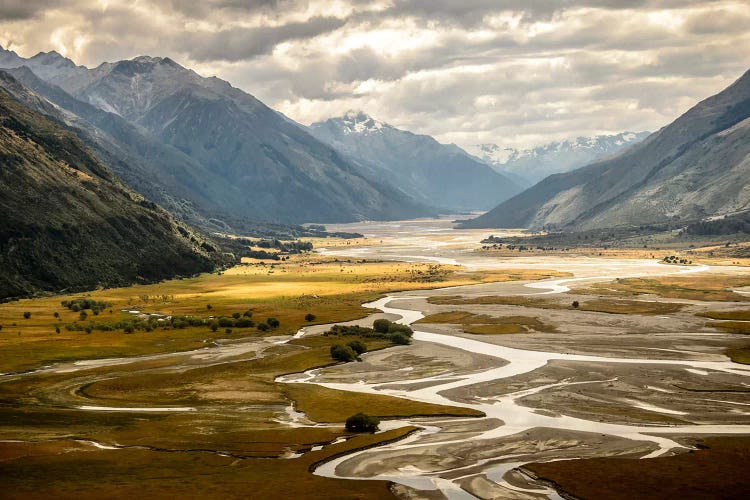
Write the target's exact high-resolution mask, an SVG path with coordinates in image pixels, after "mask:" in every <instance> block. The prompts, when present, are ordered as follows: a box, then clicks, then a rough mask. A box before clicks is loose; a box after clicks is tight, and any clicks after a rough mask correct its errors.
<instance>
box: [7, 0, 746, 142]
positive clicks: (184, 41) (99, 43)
mask: <svg viewBox="0 0 750 500" xmlns="http://www.w3.org/2000/svg"><path fill="white" fill-rule="evenodd" d="M0 45H2V46H3V47H5V48H10V49H12V50H15V51H16V52H18V53H19V54H20V55H22V56H25V57H29V56H32V55H34V54H35V53H37V52H39V51H48V50H57V51H58V52H60V53H62V54H63V55H65V56H67V57H70V58H71V59H73V60H74V61H76V62H77V63H79V64H85V65H87V66H96V65H98V64H99V63H101V62H103V61H114V60H119V59H124V58H131V57H135V56H137V55H143V54H147V55H154V56H169V57H171V58H172V59H174V60H176V61H178V62H180V63H181V64H183V65H185V66H188V67H191V68H193V69H195V70H196V71H198V72H199V73H201V74H203V75H205V76H212V75H217V76H219V77H221V78H224V79H226V80H228V81H230V82H231V83H232V84H234V85H235V86H237V87H240V88H242V89H243V90H246V91H247V92H249V93H251V94H253V95H255V96H256V97H258V98H260V99H261V100H262V101H264V102H265V103H267V104H269V105H270V106H272V107H274V108H276V109H278V110H280V111H282V112H284V113H285V114H287V115H288V116H290V117H292V118H294V119H295V120H298V121H300V122H302V123H305V124H309V123H311V122H313V121H316V120H319V119H323V118H328V117H330V116H335V115H340V114H343V113H344V112H345V111H346V110H348V109H361V110H364V111H366V112H368V113H369V114H371V115H373V116H375V117H376V118H379V119H381V120H384V121H387V122H389V123H392V124H394V125H396V126H399V127H403V128H406V129H409V130H412V131H415V132H419V133H426V134H431V135H434V136H436V137H437V138H438V139H439V140H441V141H443V142H455V143H458V144H461V145H470V144H477V143H483V142H494V143H498V144H501V145H505V146H515V147H526V146H531V145H536V144H541V143H544V142H548V141H550V140H556V139H562V138H566V137H572V136H577V135H592V134H597V133H609V132H619V131H624V130H631V131H640V130H656V129H657V128H659V127H660V126H662V125H665V124H667V123H668V122H669V121H671V120H673V119H674V118H676V117H677V116H678V115H679V114H681V113H682V112H684V111H685V110H686V109H687V108H689V107H690V106H692V105H693V104H695V103H696V102H697V101H698V100H700V99H703V98H705V97H708V96H709V95H712V94H714V93H716V92H718V91H720V90H721V89H722V88H724V87H726V86H727V85H728V84H730V83H731V82H732V81H733V80H735V79H737V78H738V77H739V76H740V75H741V74H742V73H743V72H744V71H746V70H747V69H748V68H750V2H748V0H720V1H695V0H692V1H691V0H628V1H626V0H580V1H576V0H558V1H554V0H507V1H503V0H310V1H301V0H249V1H248V0H201V1H182V0H0Z"/></svg>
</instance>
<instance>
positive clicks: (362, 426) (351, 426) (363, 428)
mask: <svg viewBox="0 0 750 500" xmlns="http://www.w3.org/2000/svg"><path fill="white" fill-rule="evenodd" d="M378 425H380V420H378V418H377V417H371V416H370V415H365V414H364V413H357V414H356V415H352V416H351V417H349V418H347V419H346V430H347V431H349V432H375V431H377V430H378Z"/></svg>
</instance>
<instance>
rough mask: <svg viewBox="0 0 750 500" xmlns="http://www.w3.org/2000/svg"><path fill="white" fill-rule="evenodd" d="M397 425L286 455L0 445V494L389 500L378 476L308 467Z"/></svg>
mask: <svg viewBox="0 0 750 500" xmlns="http://www.w3.org/2000/svg"><path fill="white" fill-rule="evenodd" d="M414 430H415V429H414V428H413V427H404V428H401V429H396V430H392V431H387V432H384V433H381V434H367V435H359V436H354V437H352V438H351V439H348V440H347V441H345V442H343V443H338V444H332V445H329V446H326V447H325V448H324V449H322V450H319V451H311V452H309V453H306V454H304V455H303V456H301V457H299V458H295V459H290V460H283V459H281V460H269V459H257V458H247V459H245V458H238V457H234V456H226V455H225V456H222V455H219V454H216V453H212V452H201V451H185V452H170V451H168V450H143V449H134V448H128V449H116V450H102V449H97V448H94V447H92V446H90V445H88V444H85V443H80V442H75V441H56V442H41V443H0V476H2V477H3V483H4V484H3V495H2V496H3V498H7V499H16V498H19V499H20V498H24V499H25V498H77V499H98V498H105V497H106V498H136V497H146V498H179V497H183V498H311V499H329V498H330V499H339V498H342V499H343V498H347V499H385V498H393V495H392V494H391V493H390V490H389V484H388V483H387V482H385V481H348V480H344V479H341V480H339V479H329V478H324V477H320V476H315V475H313V474H310V473H309V469H310V468H311V467H312V466H313V465H315V464H316V463H319V462H321V461H325V460H329V459H331V458H335V457H336V456H338V455H340V454H342V453H347V452H350V451H354V450H357V449H363V448H368V447H371V446H373V445H377V444H379V443H383V442H388V441H392V440H396V439H400V438H403V437H404V436H406V435H408V434H409V433H410V432H413V431H414Z"/></svg>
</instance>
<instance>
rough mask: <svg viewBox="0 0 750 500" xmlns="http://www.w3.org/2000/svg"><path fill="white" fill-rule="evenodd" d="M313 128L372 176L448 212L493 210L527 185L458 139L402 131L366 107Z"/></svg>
mask: <svg viewBox="0 0 750 500" xmlns="http://www.w3.org/2000/svg"><path fill="white" fill-rule="evenodd" d="M310 132H311V133H312V134H313V135H314V136H315V137H317V138H318V139H320V140H321V141H323V142H325V143H328V144H329V145H331V146H333V147H334V148H335V149H337V150H339V151H340V152H342V153H343V154H344V155H345V156H346V157H347V159H349V160H350V161H351V162H353V163H355V164H357V165H358V166H359V168H360V170H361V171H363V172H364V173H365V174H366V175H367V176H368V177H369V178H372V179H385V180H388V181H389V182H392V183H394V184H395V185H397V186H398V187H400V188H401V189H402V190H404V191H405V192H406V193H408V194H409V195H411V196H413V197H415V198H416V199H417V200H419V201H421V202H422V203H425V204H428V205H430V206H437V207H438V208H440V209H441V210H442V211H465V210H482V209H487V208H488V207H490V206H492V205H493V203H495V202H496V200H498V199H507V198H509V197H510V196H513V195H514V194H517V193H519V192H520V191H521V190H522V188H521V186H519V185H518V184H517V183H516V182H514V181H512V180H511V179H509V178H508V177H507V176H504V175H502V174H500V173H498V172H495V171H494V170H493V169H492V168H491V167H490V166H489V165H487V164H485V163H483V162H481V161H479V160H478V159H477V158H474V157H472V156H471V155H469V154H468V153H466V152H465V151H464V150H462V149H461V148H459V147H458V146H456V145H454V144H441V143H439V142H438V141H436V140H435V139H434V138H432V137H430V136H427V135H417V134H413V133H411V132H408V131H406V130H400V129H398V128H396V127H394V126H392V125H389V124H387V123H384V122H381V121H378V120H376V119H374V118H372V117H371V116H368V115H367V114H365V113H363V112H361V111H349V112H347V113H346V114H344V115H343V116H341V117H338V118H331V119H329V120H326V121H323V122H318V123H313V124H312V125H310Z"/></svg>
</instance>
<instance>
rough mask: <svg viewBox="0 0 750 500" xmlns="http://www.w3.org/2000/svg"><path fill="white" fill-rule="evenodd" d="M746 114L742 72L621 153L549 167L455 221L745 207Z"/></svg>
mask: <svg viewBox="0 0 750 500" xmlns="http://www.w3.org/2000/svg"><path fill="white" fill-rule="evenodd" d="M748 117H750V72H748V73H745V74H744V75H743V76H742V77H741V78H740V79H738V80H737V81H736V82H735V83H734V84H732V85H731V86H730V87H728V88H727V89H725V90H724V91H722V92H721V93H719V94H717V95H715V96H713V97H710V98H708V99H706V100H704V101H702V102H701V103H699V104H697V105H696V106H695V107H693V108H692V109H690V110H689V111H688V112H687V113H685V114H684V115H682V116H681V117H680V118H678V119H677V120H675V121H674V122H673V123H672V124H670V125H669V126H667V127H665V128H663V129H662V130H660V131H659V132H656V133H654V134H652V135H651V136H649V137H648V138H647V139H646V140H644V141H643V142H641V143H639V144H637V145H635V146H633V147H632V148H630V149H628V150H626V151H625V152H624V153H622V154H620V155H618V156H616V157H614V158H611V159H607V160H603V161H599V162H596V163H593V164H591V165H589V166H586V167H583V168H580V169H578V170H574V171H572V172H568V173H564V174H556V175H551V176H549V177H547V178H546V179H544V180H543V181H541V182H540V183H538V184H537V185H535V186H534V187H532V188H530V189H528V190H526V191H524V192H523V193H521V194H519V195H518V196H515V197H514V198H511V199H510V200H508V201H506V202H504V203H502V204H500V205H499V206H498V207H496V208H495V209H493V210H492V211H490V212H488V213H486V214H484V215H482V216H481V217H479V218H476V219H473V220H471V221H467V222H465V223H463V224H462V227H469V228H483V227H506V228H519V227H529V228H532V229H541V228H545V229H547V230H550V231H558V230H564V231H571V230H589V229H601V228H609V227H616V226H643V225H645V224H662V223H670V224H674V223H683V224H684V223H691V222H699V221H701V220H703V219H705V218H707V217H709V216H715V215H722V214H731V213H735V212H738V211H744V210H748V209H749V208H750V197H748V196H747V186H748V179H750V176H749V175H748V165H749V164H748V162H747V161H746V158H747V155H748V154H749V153H750V140H749V139H750V123H747V120H746V119H747V118H748ZM665 207H669V209H668V210H666V209H665ZM667 213H668V215H667ZM743 227H744V226H743Z"/></svg>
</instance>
